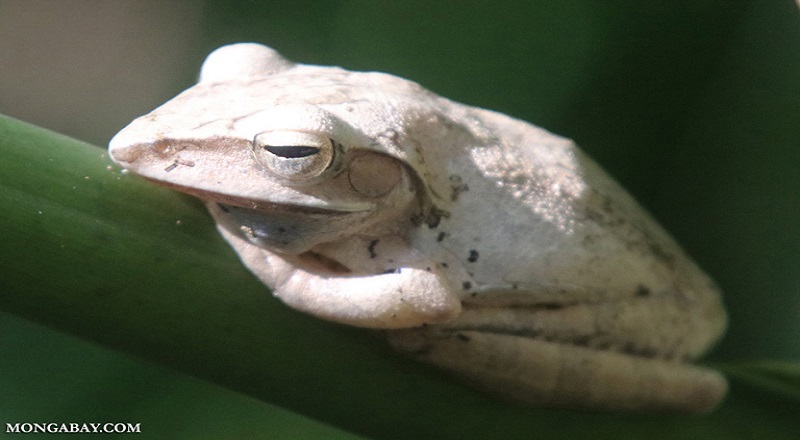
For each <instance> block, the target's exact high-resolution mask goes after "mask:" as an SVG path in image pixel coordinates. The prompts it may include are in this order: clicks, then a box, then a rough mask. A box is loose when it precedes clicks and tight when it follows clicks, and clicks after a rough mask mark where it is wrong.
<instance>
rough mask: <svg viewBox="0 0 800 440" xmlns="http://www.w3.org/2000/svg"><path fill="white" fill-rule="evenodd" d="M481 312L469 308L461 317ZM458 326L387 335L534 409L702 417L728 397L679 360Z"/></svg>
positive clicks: (717, 380)
mask: <svg viewBox="0 0 800 440" xmlns="http://www.w3.org/2000/svg"><path fill="white" fill-rule="evenodd" d="M480 313H481V312H480V311H478V312H476V311H475V310H470V309H469V308H467V309H466V310H465V313H464V314H463V315H462V317H465V318H467V317H470V316H471V318H468V319H470V320H471V319H473V318H475V315H476V314H477V315H480ZM488 313H492V312H488ZM558 313H559V311H557V312H556V314H558ZM571 317H574V316H571ZM478 318H479V317H478ZM555 319H557V320H558V319H560V318H555ZM461 320H462V318H461V317H459V318H456V320H455V321H454V322H452V323H448V324H444V325H441V326H430V327H424V328H416V329H407V330H395V331H390V332H388V335H389V340H390V341H391V342H392V345H394V346H395V348H397V349H399V350H401V351H405V352H408V353H410V354H411V355H412V356H414V357H415V358H417V359H418V360H421V361H423V362H428V363H431V364H434V365H436V366H438V367H440V368H444V369H446V370H450V371H452V372H454V373H456V374H457V375H460V376H462V377H464V378H465V379H467V380H468V381H469V382H471V383H472V384H473V385H475V386H477V387H479V388H482V389H485V390H486V391H488V392H490V393H492V394H495V395H498V396H499V397H502V398H505V399H508V400H512V401H515V402H518V403H523V404H529V405H533V406H545V407H569V408H584V409H590V410H604V411H608V410H610V411H617V410H622V411H667V412H690V413H704V412H708V411H710V410H712V409H713V408H714V407H715V406H716V405H717V404H718V403H719V402H720V401H721V400H722V398H723V397H724V395H725V393H726V390H727V383H726V381H725V379H724V378H723V377H722V376H721V375H719V374H718V373H717V372H715V371H712V370H708V369H704V368H701V367H696V366H693V365H690V364H686V363H682V362H680V361H678V360H671V359H666V358H663V357H653V356H648V355H646V354H632V353H627V352H624V351H619V350H613V349H608V347H604V348H598V347H591V346H587V345H582V344H585V340H582V337H580V336H578V335H574V336H576V337H578V339H576V340H573V341H571V342H570V341H565V340H564V341H552V340H545V339H544V338H542V337H539V336H540V335H539V336H534V335H532V334H527V335H526V334H524V333H523V332H518V333H513V334H512V333H509V332H508V331H509V329H508V328H500V327H497V328H491V327H482V328H480V329H478V328H476V327H473V328H470V326H459V324H458V323H459V321H461Z"/></svg>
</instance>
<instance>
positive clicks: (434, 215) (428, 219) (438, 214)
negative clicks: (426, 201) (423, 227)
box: [425, 207, 450, 229]
mask: <svg viewBox="0 0 800 440" xmlns="http://www.w3.org/2000/svg"><path fill="white" fill-rule="evenodd" d="M442 217H444V218H447V217H450V213H449V212H447V211H442V210H441V209H439V208H436V207H433V208H431V210H430V211H429V212H428V214H427V215H426V216H425V224H427V225H428V227H429V228H431V229H434V228H436V227H437V226H439V223H441V221H442Z"/></svg>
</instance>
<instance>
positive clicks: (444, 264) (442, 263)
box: [439, 262, 447, 269]
mask: <svg viewBox="0 0 800 440" xmlns="http://www.w3.org/2000/svg"><path fill="white" fill-rule="evenodd" d="M439 264H441V265H442V267H443V268H445V269H447V263H445V262H441V263H439Z"/></svg>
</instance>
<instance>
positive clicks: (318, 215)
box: [209, 203, 370, 255]
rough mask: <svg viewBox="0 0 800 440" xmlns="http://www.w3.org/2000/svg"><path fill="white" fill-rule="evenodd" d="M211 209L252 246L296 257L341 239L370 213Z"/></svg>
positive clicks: (278, 208) (280, 207)
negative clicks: (314, 247) (321, 244)
mask: <svg viewBox="0 0 800 440" xmlns="http://www.w3.org/2000/svg"><path fill="white" fill-rule="evenodd" d="M209 210H210V211H211V214H212V215H213V216H214V218H215V220H217V222H218V223H219V224H220V226H222V227H224V228H226V229H227V230H228V231H230V232H232V233H235V234H237V235H239V236H241V237H243V238H245V239H246V240H247V241H249V242H250V243H252V244H254V245H256V246H258V247H261V248H264V249H268V250H271V251H275V252H280V253H285V254H295V255H297V254H301V253H303V252H307V251H308V250H309V249H311V248H312V247H313V246H315V245H317V244H319V243H324V242H328V241H331V240H335V239H337V238H339V236H340V235H341V233H342V231H343V230H347V229H349V227H350V226H352V225H354V224H358V223H359V222H360V221H361V220H362V219H363V218H364V217H366V216H368V215H369V214H370V212H369V211H360V212H347V211H335V210H329V209H321V208H314V207H305V206H291V205H278V204H269V205H268V206H259V207H257V208H250V207H242V206H236V205H230V204H225V203H209Z"/></svg>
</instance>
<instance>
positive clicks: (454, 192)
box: [450, 174, 469, 202]
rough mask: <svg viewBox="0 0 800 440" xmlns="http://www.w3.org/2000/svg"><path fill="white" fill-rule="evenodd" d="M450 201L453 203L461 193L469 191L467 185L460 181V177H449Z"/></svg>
mask: <svg viewBox="0 0 800 440" xmlns="http://www.w3.org/2000/svg"><path fill="white" fill-rule="evenodd" d="M450 190H451V193H450V201H452V202H455V201H456V200H458V196H460V195H461V193H464V192H467V191H469V185H467V184H466V183H464V182H463V181H462V180H461V176H457V175H455V174H453V175H451V176H450Z"/></svg>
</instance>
